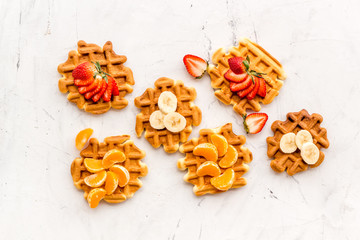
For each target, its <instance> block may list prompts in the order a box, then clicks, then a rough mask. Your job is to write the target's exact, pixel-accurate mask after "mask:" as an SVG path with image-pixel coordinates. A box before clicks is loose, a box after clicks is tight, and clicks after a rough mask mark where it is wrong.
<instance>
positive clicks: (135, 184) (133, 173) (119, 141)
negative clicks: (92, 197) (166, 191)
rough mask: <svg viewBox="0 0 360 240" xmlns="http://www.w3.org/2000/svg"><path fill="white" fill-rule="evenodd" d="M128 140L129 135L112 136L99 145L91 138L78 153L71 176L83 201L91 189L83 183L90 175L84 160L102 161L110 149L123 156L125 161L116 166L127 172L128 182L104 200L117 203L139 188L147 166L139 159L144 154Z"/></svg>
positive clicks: (72, 166)
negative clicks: (82, 196) (82, 192)
mask: <svg viewBox="0 0 360 240" xmlns="http://www.w3.org/2000/svg"><path fill="white" fill-rule="evenodd" d="M129 139H130V136H129V135H122V136H113V137H107V138H105V139H104V142H102V143H99V142H98V140H97V139H96V138H91V139H90V141H89V145H88V146H87V147H86V148H85V149H84V150H82V151H81V152H80V156H81V158H76V159H75V160H74V161H73V162H72V164H71V175H72V178H73V181H74V184H75V186H76V187H77V188H78V189H82V190H84V197H85V199H86V198H87V195H88V194H89V192H90V191H91V190H92V189H93V188H91V187H89V186H88V185H86V184H85V183H84V178H85V177H87V176H89V175H91V174H92V173H90V172H89V171H88V170H87V169H86V168H85V166H84V163H83V162H84V159H85V158H94V159H102V158H103V157H104V155H105V153H106V152H107V151H109V150H111V149H118V150H120V151H122V152H123V153H124V154H125V156H126V160H125V161H124V162H122V163H117V164H120V165H122V166H124V167H125V168H126V169H127V170H128V171H129V174H130V180H129V183H128V184H127V185H126V186H125V187H119V186H118V187H117V188H116V190H115V192H114V193H113V194H111V195H106V196H105V197H104V200H105V201H107V202H109V203H119V202H122V201H125V200H126V199H128V198H131V197H132V196H133V195H134V193H135V192H136V191H137V190H138V189H139V188H141V186H142V182H141V181H140V180H139V177H144V176H146V175H147V172H148V169H147V166H146V165H145V164H144V163H143V162H141V159H143V158H144V157H145V152H144V151H142V150H140V149H139V148H137V147H136V146H135V144H134V142H133V141H131V140H129ZM101 187H104V186H101Z"/></svg>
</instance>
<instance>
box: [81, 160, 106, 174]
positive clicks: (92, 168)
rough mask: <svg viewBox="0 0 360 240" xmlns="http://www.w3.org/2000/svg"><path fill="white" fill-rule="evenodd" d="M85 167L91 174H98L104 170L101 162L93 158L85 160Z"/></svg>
mask: <svg viewBox="0 0 360 240" xmlns="http://www.w3.org/2000/svg"><path fill="white" fill-rule="evenodd" d="M84 165H85V167H86V169H87V170H88V171H89V172H91V173H97V172H100V171H102V170H104V168H103V166H102V161H101V160H97V159H93V158H85V159H84Z"/></svg>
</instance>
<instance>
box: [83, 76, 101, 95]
mask: <svg viewBox="0 0 360 240" xmlns="http://www.w3.org/2000/svg"><path fill="white" fill-rule="evenodd" d="M95 81H96V88H95V89H94V90H92V91H90V92H87V93H85V98H86V99H90V98H92V97H93V96H94V95H95V94H97V93H98V92H100V90H101V87H102V82H103V80H102V79H98V78H97V79H95Z"/></svg>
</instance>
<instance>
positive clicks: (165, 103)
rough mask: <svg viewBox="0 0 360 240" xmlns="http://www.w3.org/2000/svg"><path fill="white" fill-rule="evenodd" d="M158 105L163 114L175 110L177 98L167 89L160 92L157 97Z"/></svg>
mask: <svg viewBox="0 0 360 240" xmlns="http://www.w3.org/2000/svg"><path fill="white" fill-rule="evenodd" d="M158 106H159V108H160V110H161V111H162V112H163V113H165V114H167V113H171V112H175V111H176V108H177V98H176V96H175V94H173V93H172V92H169V91H165V92H162V93H161V94H160V96H159V99H158Z"/></svg>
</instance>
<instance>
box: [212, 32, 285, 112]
mask: <svg viewBox="0 0 360 240" xmlns="http://www.w3.org/2000/svg"><path fill="white" fill-rule="evenodd" d="M246 56H249V58H250V60H251V61H250V69H253V70H255V71H257V72H261V73H266V75H263V77H264V79H265V82H266V92H267V93H266V96H265V97H264V98H262V97H260V96H256V97H255V98H254V99H252V100H248V99H247V98H240V97H239V96H238V95H237V94H236V93H234V92H232V91H231V90H230V87H229V82H228V81H227V80H226V79H225V78H224V74H225V73H226V72H227V71H228V70H229V69H230V68H229V64H228V59H229V58H232V57H244V58H245V57H246ZM212 62H213V63H214V64H215V66H214V65H210V66H209V68H208V73H209V74H210V78H211V86H212V87H213V88H214V89H215V96H216V97H217V98H218V99H219V100H220V101H221V102H223V103H225V104H226V105H229V104H232V105H233V106H234V107H233V108H234V110H235V111H236V112H237V113H239V114H240V115H244V114H246V110H247V109H250V110H253V111H255V112H258V111H260V109H261V106H260V103H263V104H269V103H271V102H272V101H273V100H274V98H275V97H276V96H277V95H278V94H279V90H280V88H281V87H282V85H283V81H280V80H279V79H282V80H284V79H285V78H286V74H285V72H284V70H283V68H282V66H281V64H280V63H279V62H278V61H277V60H276V59H275V58H274V57H273V56H271V55H270V54H269V53H268V52H266V51H265V50H264V49H263V48H262V47H260V46H259V45H257V44H256V43H253V42H252V41H250V40H249V39H246V38H245V39H242V40H240V42H239V46H238V47H231V48H230V49H229V52H228V53H226V51H225V50H224V49H223V48H220V49H218V50H217V51H216V52H215V53H214V54H213V56H212Z"/></svg>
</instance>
